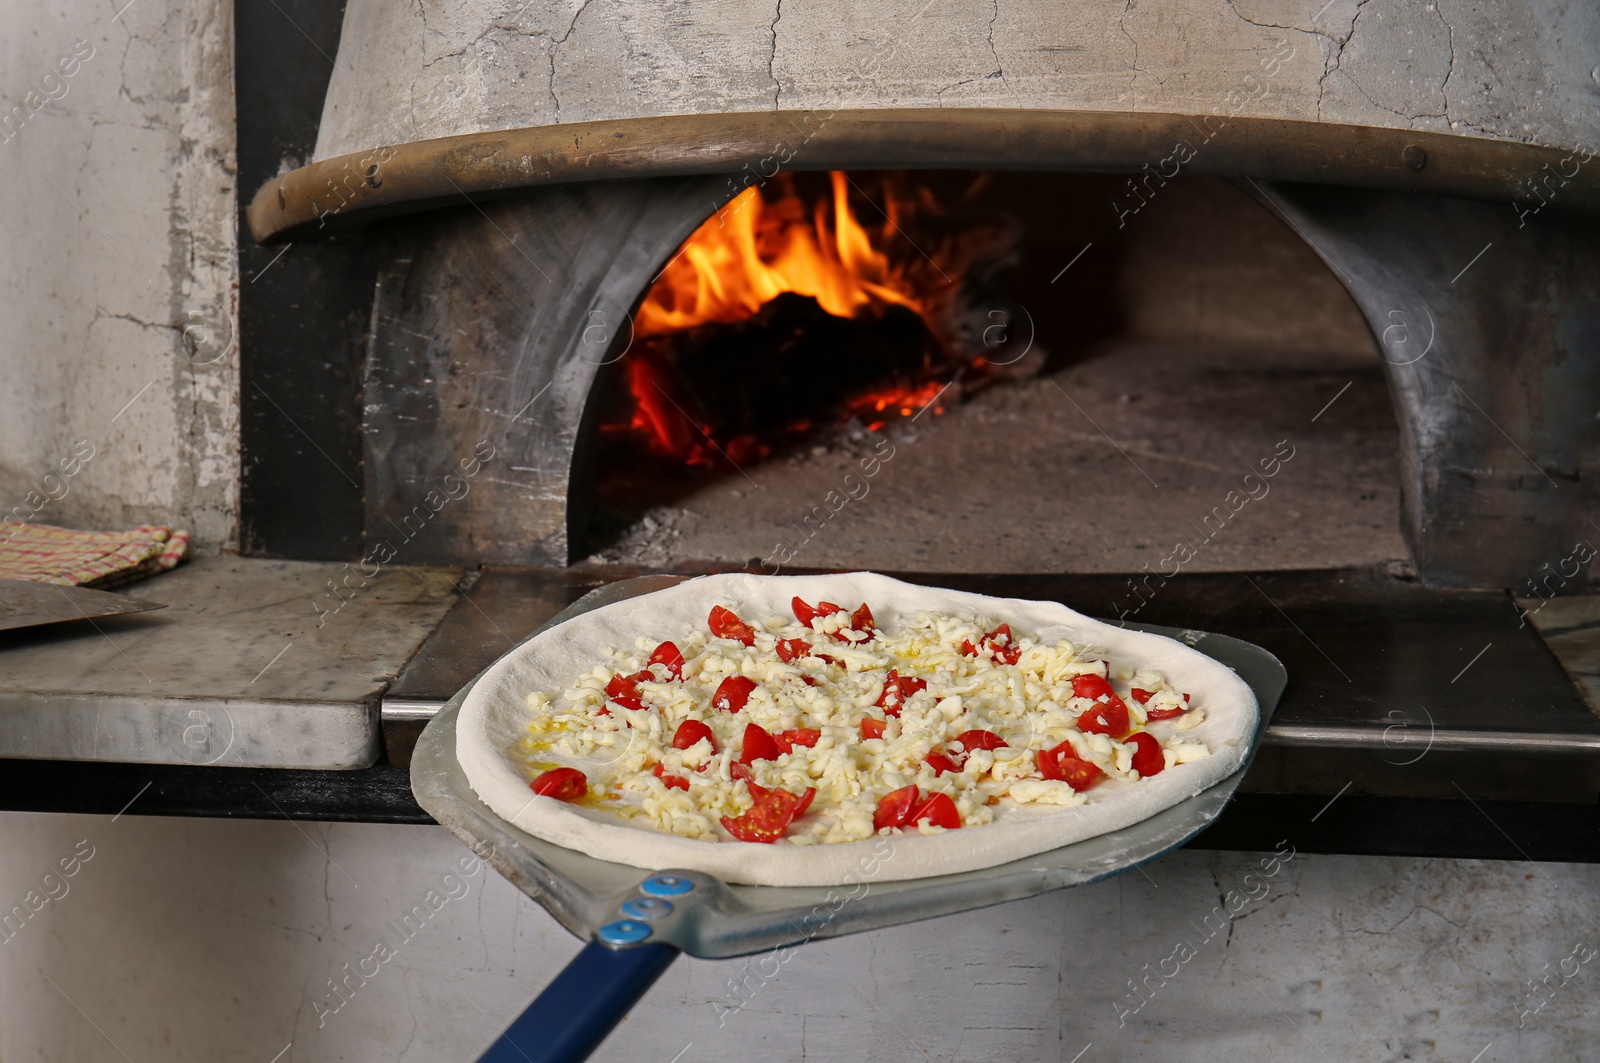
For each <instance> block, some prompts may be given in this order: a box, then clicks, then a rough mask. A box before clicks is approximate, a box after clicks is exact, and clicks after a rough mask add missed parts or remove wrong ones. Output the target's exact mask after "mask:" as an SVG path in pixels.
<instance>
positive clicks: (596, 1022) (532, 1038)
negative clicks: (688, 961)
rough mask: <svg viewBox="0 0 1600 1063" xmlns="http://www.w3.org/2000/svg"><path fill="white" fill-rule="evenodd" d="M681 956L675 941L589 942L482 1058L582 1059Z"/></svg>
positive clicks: (551, 1062) (517, 1061) (506, 1062)
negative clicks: (617, 945)
mask: <svg viewBox="0 0 1600 1063" xmlns="http://www.w3.org/2000/svg"><path fill="white" fill-rule="evenodd" d="M677 958H678V950H677V949H675V948H673V947H672V946H671V945H655V944H651V945H635V946H634V947H632V948H627V949H612V948H607V947H606V946H605V945H602V944H600V942H598V941H591V942H589V943H588V944H587V945H585V946H584V947H583V951H582V952H579V953H578V955H577V956H576V957H575V958H574V959H573V960H572V962H571V963H569V964H567V966H566V967H565V968H564V969H563V970H562V972H561V973H560V974H558V975H556V977H555V981H553V982H551V983H550V984H549V985H548V986H546V987H545V990H544V992H543V993H540V994H539V996H538V999H536V1000H535V1001H534V1002H533V1003H532V1004H529V1005H528V1010H527V1011H524V1012H523V1013H522V1014H521V1015H519V1016H518V1017H517V1020H516V1021H515V1022H513V1023H512V1024H511V1025H510V1027H509V1028H507V1030H506V1032H505V1033H503V1034H501V1035H500V1037H499V1039H497V1040H496V1041H495V1043H494V1044H493V1045H490V1046H489V1050H488V1051H487V1052H485V1053H484V1054H483V1055H482V1056H481V1057H480V1058H479V1060H478V1063H582V1061H583V1060H585V1059H588V1058H589V1053H591V1052H593V1051H594V1050H595V1049H596V1048H598V1047H599V1046H600V1042H601V1041H604V1040H605V1039H606V1035H607V1034H609V1033H610V1032H611V1031H612V1029H613V1028H615V1026H616V1025H617V1023H619V1022H621V1021H622V1019H623V1016H625V1015H627V1014H628V1010H629V1009H630V1008H632V1007H633V1006H634V1005H635V1004H637V1003H638V1002H639V998H640V997H642V996H644V995H645V993H646V992H648V991H649V989H650V987H651V986H652V985H653V984H655V980H656V979H657V978H660V977H661V975H662V974H663V973H664V972H665V971H666V969H667V968H668V967H670V966H672V961H673V960H675V959H677Z"/></svg>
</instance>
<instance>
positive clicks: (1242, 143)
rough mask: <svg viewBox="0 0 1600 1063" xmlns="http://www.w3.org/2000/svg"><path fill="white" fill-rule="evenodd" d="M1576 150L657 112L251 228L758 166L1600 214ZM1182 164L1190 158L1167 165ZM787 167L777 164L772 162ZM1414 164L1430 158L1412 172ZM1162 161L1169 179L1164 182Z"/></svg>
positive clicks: (504, 134) (1296, 130) (366, 171)
mask: <svg viewBox="0 0 1600 1063" xmlns="http://www.w3.org/2000/svg"><path fill="white" fill-rule="evenodd" d="M1180 145H1187V150H1185V149H1183V148H1181V147H1180ZM1579 154H1580V151H1578V150H1573V151H1566V150H1563V149H1559V148H1550V147H1541V146H1537V145H1532V144H1524V143H1519V142H1516V141H1509V140H1498V139H1491V138H1488V137H1483V136H1461V135H1456V134H1450V133H1424V132H1419V131H1416V130H1409V129H1390V128H1387V127H1381V126H1365V125H1356V124H1351V123H1336V122H1315V121H1303V120H1294V119H1279V118H1246V117H1225V116H1219V115H1202V114H1173V113H1164V112H1133V111H1062V110H1019V109H1000V108H948V109H940V108H909V109H887V108H866V109H843V108H841V109H837V110H832V111H827V110H816V109H813V110H804V111H801V110H779V111H759V112H733V113H724V114H696V115H661V116H655V117H649V118H619V119H606V120H601V121H594V122H574V123H570V124H565V125H550V126H535V127H529V128H523V129H507V130H495V131H491V132H480V133H467V134H462V135H459V136H452V137H440V138H437V139H431V140H419V141H413V142H411V143H406V144H398V145H390V146H379V147H374V148H372V149H370V150H367V151H364V152H356V153H352V154H348V155H340V156H336V157H334V158H330V159H324V160H321V161H318V162H312V163H309V164H307V165H305V166H302V167H300V168H299V169H296V170H291V171H290V172H288V173H285V174H282V175H280V176H278V177H276V178H274V179H272V180H271V181H269V182H267V183H266V184H265V185H263V186H262V188H261V189H260V190H259V191H258V192H257V193H256V195H255V198H254V199H253V200H252V201H251V203H250V206H249V208H248V211H247V217H248V220H249V223H250V232H251V234H252V235H253V236H254V237H255V238H256V240H257V241H258V242H260V243H263V244H273V243H279V242H283V241H286V240H306V239H315V238H318V237H322V236H330V235H333V234H334V233H336V232H341V231H348V230H350V229H352V228H359V227H361V226H364V225H368V224H371V223H372V222H374V221H377V220H380V219H382V218H386V217H392V216H394V215H398V214H408V213H413V212H417V211H423V210H430V209H435V208H439V207H446V206H456V205H459V204H461V203H463V202H468V201H470V202H477V201H479V200H481V199H493V198H497V197H504V196H510V195H515V194H516V193H517V192H519V191H521V190H523V189H528V188H535V187H539V186H541V185H553V184H565V183H574V182H587V181H599V180H626V179H638V178H648V177H672V176H689V175H702V174H717V173H727V174H728V175H729V182H730V186H732V185H734V184H735V182H737V181H738V180H739V179H740V178H741V177H743V178H750V179H753V178H754V177H755V176H756V175H754V174H750V173H747V172H745V170H744V169H743V168H745V167H747V166H749V165H751V164H753V165H755V166H756V167H757V168H758V173H760V174H762V175H764V176H771V174H768V173H766V172H765V170H764V169H760V168H761V167H765V166H767V165H769V164H770V165H774V166H781V168H787V169H796V170H831V169H991V170H993V169H1000V170H1063V171H1082V172H1100V173H1105V172H1113V173H1114V172H1128V173H1139V172H1141V170H1143V171H1145V172H1149V173H1153V174H1159V175H1161V176H1162V177H1165V178H1170V177H1172V176H1175V175H1176V173H1177V172H1179V171H1181V172H1183V173H1189V174H1197V175H1210V176H1223V177H1237V176H1240V175H1249V176H1251V177H1253V178H1257V179H1260V180H1264V181H1289V182H1309V183H1316V184H1331V185H1349V186H1356V187H1367V188H1382V189H1394V190H1401V191H1412V192H1427V193H1432V194H1434V195H1443V196H1458V197H1462V198H1466V199H1483V200H1494V199H1505V200H1507V201H1508V202H1514V201H1515V200H1517V199H1519V198H1522V199H1526V198H1528V196H1529V195H1530V194H1531V193H1529V192H1528V189H1529V188H1530V187H1538V181H1539V179H1540V177H1541V174H1542V171H1544V169H1545V168H1546V167H1549V168H1551V169H1553V170H1555V171H1556V172H1557V173H1558V174H1560V175H1561V176H1562V177H1563V179H1564V180H1563V184H1562V187H1561V195H1560V198H1559V202H1556V203H1554V204H1552V205H1553V206H1556V207H1557V208H1558V209H1568V210H1580V211H1586V212H1600V168H1597V167H1589V166H1583V165H1581V163H1580V165H1579V166H1578V167H1577V169H1576V172H1575V173H1573V174H1572V175H1571V176H1567V174H1566V171H1565V169H1563V163H1564V162H1566V161H1572V160H1573V159H1574V157H1575V156H1577V155H1579ZM1582 154H1588V152H1587V151H1586V150H1585V151H1583V152H1582ZM1179 156H1186V157H1185V158H1184V161H1182V162H1178V161H1177V159H1178V158H1179ZM780 157H782V158H786V159H787V161H786V162H784V163H782V164H779V163H778V162H777V160H778V159H779V158H780ZM1419 158H1420V159H1426V164H1425V165H1423V166H1417V165H1416V163H1417V160H1418V159H1419ZM1591 158H1592V155H1591ZM1584 161H1588V160H1584ZM1167 166H1176V167H1178V169H1176V170H1173V171H1172V172H1166V171H1165V167H1167ZM773 172H776V171H775V170H774V171H773ZM1541 201H1542V200H1541Z"/></svg>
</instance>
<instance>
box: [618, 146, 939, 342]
mask: <svg viewBox="0 0 1600 1063" xmlns="http://www.w3.org/2000/svg"><path fill="white" fill-rule="evenodd" d="M831 176H832V178H833V199H832V203H831V208H832V209H831V211H830V209H829V208H830V204H829V203H828V202H826V201H824V202H822V203H819V204H817V208H816V211H815V214H814V217H813V218H812V219H811V222H810V224H807V221H806V219H805V218H804V217H803V215H802V213H801V212H802V211H803V210H804V206H803V204H802V202H801V200H800V199H799V197H797V196H794V195H789V196H786V197H784V198H782V199H779V200H777V201H776V202H774V203H770V204H769V203H767V202H766V201H765V200H763V199H762V198H761V194H760V193H759V192H758V191H757V190H756V189H755V188H747V189H745V190H744V191H743V192H741V193H739V195H738V196H736V197H734V199H733V200H732V201H731V202H730V203H729V204H728V205H727V206H726V207H724V208H723V209H722V210H720V211H718V212H717V213H716V214H714V215H712V216H711V217H710V218H708V219H707V220H706V221H705V222H704V223H703V224H702V225H701V226H700V228H698V229H696V230H695V232H694V234H693V235H692V236H690V237H689V239H688V240H687V241H686V242H685V243H684V245H683V248H682V250H680V251H679V253H678V255H677V256H676V257H675V258H673V260H672V261H671V262H670V263H668V264H667V268H666V269H664V270H662V272H661V276H660V277H659V278H658V279H657V281H656V283H655V285H654V286H653V287H652V288H651V289H650V292H649V293H648V294H647V295H646V296H645V299H644V302H643V303H642V304H640V306H639V312H638V315H637V317H636V318H635V321H634V327H635V329H636V330H637V335H638V336H640V337H641V338H645V337H650V336H660V335H665V334H666V333H670V332H680V331H682V330H684V329H689V328H693V327H695V326H696V325H701V324H705V323H707V322H712V321H716V322H723V323H731V322H735V321H742V320H744V319H745V318H747V317H750V316H752V315H753V314H755V313H756V311H758V310H760V309H761V307H762V306H763V305H765V304H766V303H769V302H771V301H772V300H773V299H776V298H777V297H778V296H779V295H782V294H783V293H784V292H793V293H795V294H796V295H807V296H810V297H812V298H813V299H815V300H816V301H817V305H819V306H820V307H821V308H822V309H823V310H825V311H827V312H828V313H829V314H832V315H834V316H835V317H846V318H847V317H854V316H855V315H856V314H858V313H860V312H861V311H862V310H864V309H867V308H869V307H872V306H874V305H879V306H881V305H884V304H895V305H899V306H903V307H906V308H907V309H909V310H911V311H913V312H915V313H918V314H924V315H925V314H926V307H925V306H924V304H923V302H922V301H921V300H919V299H918V298H917V296H916V295H915V293H914V292H913V290H912V285H911V283H910V282H909V280H908V279H907V278H906V277H905V276H904V274H903V273H901V272H900V271H899V270H897V269H895V268H894V267H893V266H892V265H891V263H890V261H889V257H888V255H886V254H885V253H884V252H883V251H881V250H879V249H877V248H875V247H874V246H873V240H872V238H871V237H870V236H869V235H868V233H867V230H866V229H865V228H864V227H863V226H862V225H861V223H860V222H859V221H858V220H857V219H856V216H855V214H854V213H853V212H852V211H851V209H850V203H849V182H848V179H847V178H846V177H845V175H844V174H843V173H840V172H838V171H834V173H833V174H832V175H831ZM830 215H831V219H830ZM830 220H831V225H830V224H829V223H830ZM895 229H896V225H895V206H894V202H893V200H892V198H891V199H890V201H889V203H888V207H887V217H886V223H885V226H884V232H886V233H887V232H891V231H894V230H895Z"/></svg>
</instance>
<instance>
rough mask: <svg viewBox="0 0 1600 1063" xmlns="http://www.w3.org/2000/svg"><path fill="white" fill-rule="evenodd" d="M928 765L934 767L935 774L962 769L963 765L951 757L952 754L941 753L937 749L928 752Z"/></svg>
mask: <svg viewBox="0 0 1600 1063" xmlns="http://www.w3.org/2000/svg"><path fill="white" fill-rule="evenodd" d="M928 767H930V768H932V769H933V774H934V775H935V776H939V775H943V774H944V773H945V772H947V771H956V772H959V771H960V770H961V765H959V764H957V763H956V762H955V761H954V760H952V759H951V758H950V754H948V753H941V752H939V751H938V750H937V749H936V750H934V751H933V752H932V753H929V754H928Z"/></svg>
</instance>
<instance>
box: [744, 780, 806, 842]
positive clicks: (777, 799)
mask: <svg viewBox="0 0 1600 1063" xmlns="http://www.w3.org/2000/svg"><path fill="white" fill-rule="evenodd" d="M816 796H817V791H816V788H815V787H812V786H808V787H806V792H805V793H803V794H795V793H790V792H789V791H788V790H767V791H764V792H763V793H762V794H761V796H759V797H757V798H756V802H755V804H753V805H751V806H750V808H748V809H747V810H746V811H745V812H744V814H743V815H740V816H723V817H722V826H723V828H724V829H726V830H727V832H728V833H729V834H731V835H733V836H734V837H735V838H738V839H739V840H740V841H742V842H763V843H768V844H770V843H772V842H775V841H777V840H778V839H779V838H781V837H783V835H784V833H785V832H786V831H787V830H788V829H789V824H791V823H793V822H794V821H795V820H796V819H798V818H800V817H801V816H803V815H805V811H806V809H808V808H810V807H811V799H812V798H814V797H816Z"/></svg>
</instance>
